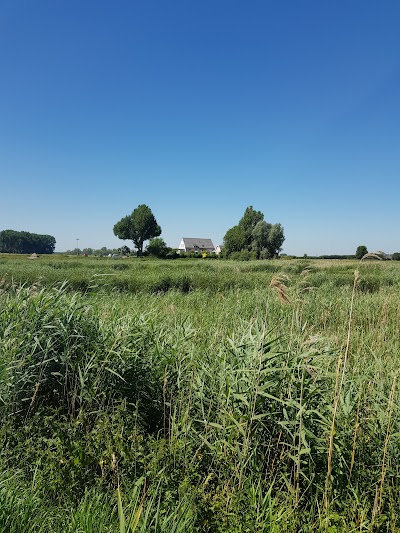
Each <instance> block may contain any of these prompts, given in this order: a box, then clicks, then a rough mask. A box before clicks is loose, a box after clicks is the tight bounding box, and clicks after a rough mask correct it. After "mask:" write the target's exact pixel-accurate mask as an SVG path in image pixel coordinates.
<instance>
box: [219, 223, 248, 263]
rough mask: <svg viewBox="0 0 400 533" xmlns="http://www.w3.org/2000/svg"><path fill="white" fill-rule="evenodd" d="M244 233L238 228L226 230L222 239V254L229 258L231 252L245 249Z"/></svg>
mask: <svg viewBox="0 0 400 533" xmlns="http://www.w3.org/2000/svg"><path fill="white" fill-rule="evenodd" d="M246 243H247V239H246V233H245V231H244V230H243V228H241V227H240V226H233V228H231V229H228V231H227V232H226V233H225V237H224V254H225V255H226V257H229V256H230V254H231V253H233V252H240V251H241V250H244V249H245V247H246Z"/></svg>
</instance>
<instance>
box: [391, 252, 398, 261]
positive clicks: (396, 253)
mask: <svg viewBox="0 0 400 533" xmlns="http://www.w3.org/2000/svg"><path fill="white" fill-rule="evenodd" d="M392 259H393V261H400V252H395V253H394V254H393V255H392Z"/></svg>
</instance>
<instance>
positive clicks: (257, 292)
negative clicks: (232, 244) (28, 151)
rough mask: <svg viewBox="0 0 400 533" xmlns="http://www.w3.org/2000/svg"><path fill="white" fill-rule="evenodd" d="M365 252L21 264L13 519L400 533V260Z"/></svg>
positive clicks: (2, 461) (11, 350)
mask: <svg viewBox="0 0 400 533" xmlns="http://www.w3.org/2000/svg"><path fill="white" fill-rule="evenodd" d="M239 253H242V252H239ZM252 253H254V252H249V251H248V250H245V254H246V255H247V254H252ZM39 263H40V264H39ZM116 264H121V265H122V264H126V265H129V268H128V269H127V270H121V271H119V270H117V271H116V270H115V269H114V268H113V265H116ZM54 265H59V268H54ZM356 266H358V263H357V265H356V263H355V261H354V260H353V261H341V262H337V261H335V262H333V261H331V262H329V261H318V260H313V261H312V262H310V261H304V260H289V259H288V260H287V261H273V260H272V261H268V262H266V261H264V262H260V261H257V262H256V261H251V260H249V261H245V262H239V261H238V262H233V261H231V262H225V261H202V260H198V259H196V260H190V259H186V260H184V261H173V262H162V261H157V260H151V259H148V258H142V259H135V260H126V261H121V262H118V261H115V262H114V261H110V260H107V259H95V258H93V259H88V258H73V259H68V258H66V257H62V258H57V257H52V258H49V259H47V260H45V262H37V263H36V264H35V262H31V261H27V260H26V259H25V258H23V259H22V258H20V259H18V258H9V257H7V258H6V259H4V261H3V262H1V263H0V279H1V281H0V417H1V420H2V424H1V427H0V502H1V505H0V532H3V531H4V532H11V533H12V532H18V533H19V532H21V533H22V532H25V531H27V532H31V531H32V533H33V532H34V531H38V532H43V533H44V532H47V531H54V532H55V533H56V532H71V533H72V532H75V533H76V532H82V533H83V532H91V531H93V532H94V531H105V532H110V533H114V532H115V533H117V532H118V531H123V530H125V531H150V532H157V533H159V532H170V531H176V532H180V531H185V532H188V533H192V532H195V531H204V532H206V531H208V532H218V533H226V532H231V533H238V532H243V533H245V532H250V531H251V532H263V531H271V532H279V531H288V532H293V533H294V532H297V531H309V532H311V531H326V530H328V531H350V530H351V531H379V530H382V531H383V530H385V531H387V530H388V531H397V530H399V528H400V514H399V512H398V501H399V498H400V482H399V479H400V475H399V468H398V464H399V449H400V441H399V428H400V413H399V411H398V409H397V405H398V404H399V402H400V387H399V383H398V363H399V362H398V354H399V341H398V324H397V317H398V314H399V310H400V299H399V294H400V291H399V288H400V269H399V268H398V264H397V263H395V262H379V263H372V264H366V263H364V262H362V263H361V264H360V265H359V269H360V272H359V277H357V280H356V284H355V285H354V269H355V268H356ZM9 272H12V275H13V277H12V276H11V275H9V274H8V273H9ZM23 275H24V276H25V279H26V281H27V282H29V283H27V284H26V285H25V286H21V285H19V284H16V283H15V280H16V279H21V280H22V276H23ZM58 276H63V277H68V278H70V280H71V282H70V283H76V284H78V283H81V284H82V286H83V285H87V286H88V287H90V289H89V290H88V291H86V290H85V291H84V292H82V293H76V292H74V291H71V289H70V288H68V287H67V286H62V287H57V286H55V285H54V284H55V280H56V279H58V278H57V277H58ZM93 276H94V277H93ZM39 278H40V283H41V287H39V286H38V285H37V284H36V285H33V284H32V282H33V280H38V279H39ZM95 280H97V281H95ZM128 283H130V284H131V285H128ZM96 284H97V285H96ZM125 284H126V287H130V289H131V290H130V291H128V290H127V291H126V292H122V290H121V287H124V286H125ZM353 285H354V287H355V290H354V292H353ZM118 287H119V288H118ZM117 290H118V291H120V292H119V294H118V297H117V298H116V291H117ZM352 295H353V296H354V301H352ZM350 309H351V310H352V314H351V313H350ZM349 332H350V335H349ZM346 343H348V354H349V357H348V358H347V359H346V357H345V355H346V353H347V352H346ZM345 360H346V362H345ZM334 412H335V413H336V414H335V417H334V415H333V413H334ZM331 436H332V438H333V445H332V449H331V451H330V438H331ZM330 454H331V461H332V477H331V479H329V480H328V482H327V465H328V457H329V455H330ZM327 487H328V488H327ZM375 502H378V503H379V506H378V505H377V504H376V503H375ZM374 509H375V510H374Z"/></svg>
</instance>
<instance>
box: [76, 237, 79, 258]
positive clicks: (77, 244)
mask: <svg viewBox="0 0 400 533" xmlns="http://www.w3.org/2000/svg"><path fill="white" fill-rule="evenodd" d="M76 255H79V239H76Z"/></svg>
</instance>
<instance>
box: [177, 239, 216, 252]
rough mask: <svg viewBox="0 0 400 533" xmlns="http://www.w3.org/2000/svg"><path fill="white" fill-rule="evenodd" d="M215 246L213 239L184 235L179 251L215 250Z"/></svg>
mask: <svg viewBox="0 0 400 533" xmlns="http://www.w3.org/2000/svg"><path fill="white" fill-rule="evenodd" d="M214 250H215V247H214V245H213V243H212V240H211V239H195V238H192V237H182V240H181V243H180V245H179V248H178V251H179V253H181V252H194V253H201V252H209V253H210V252H214Z"/></svg>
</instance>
